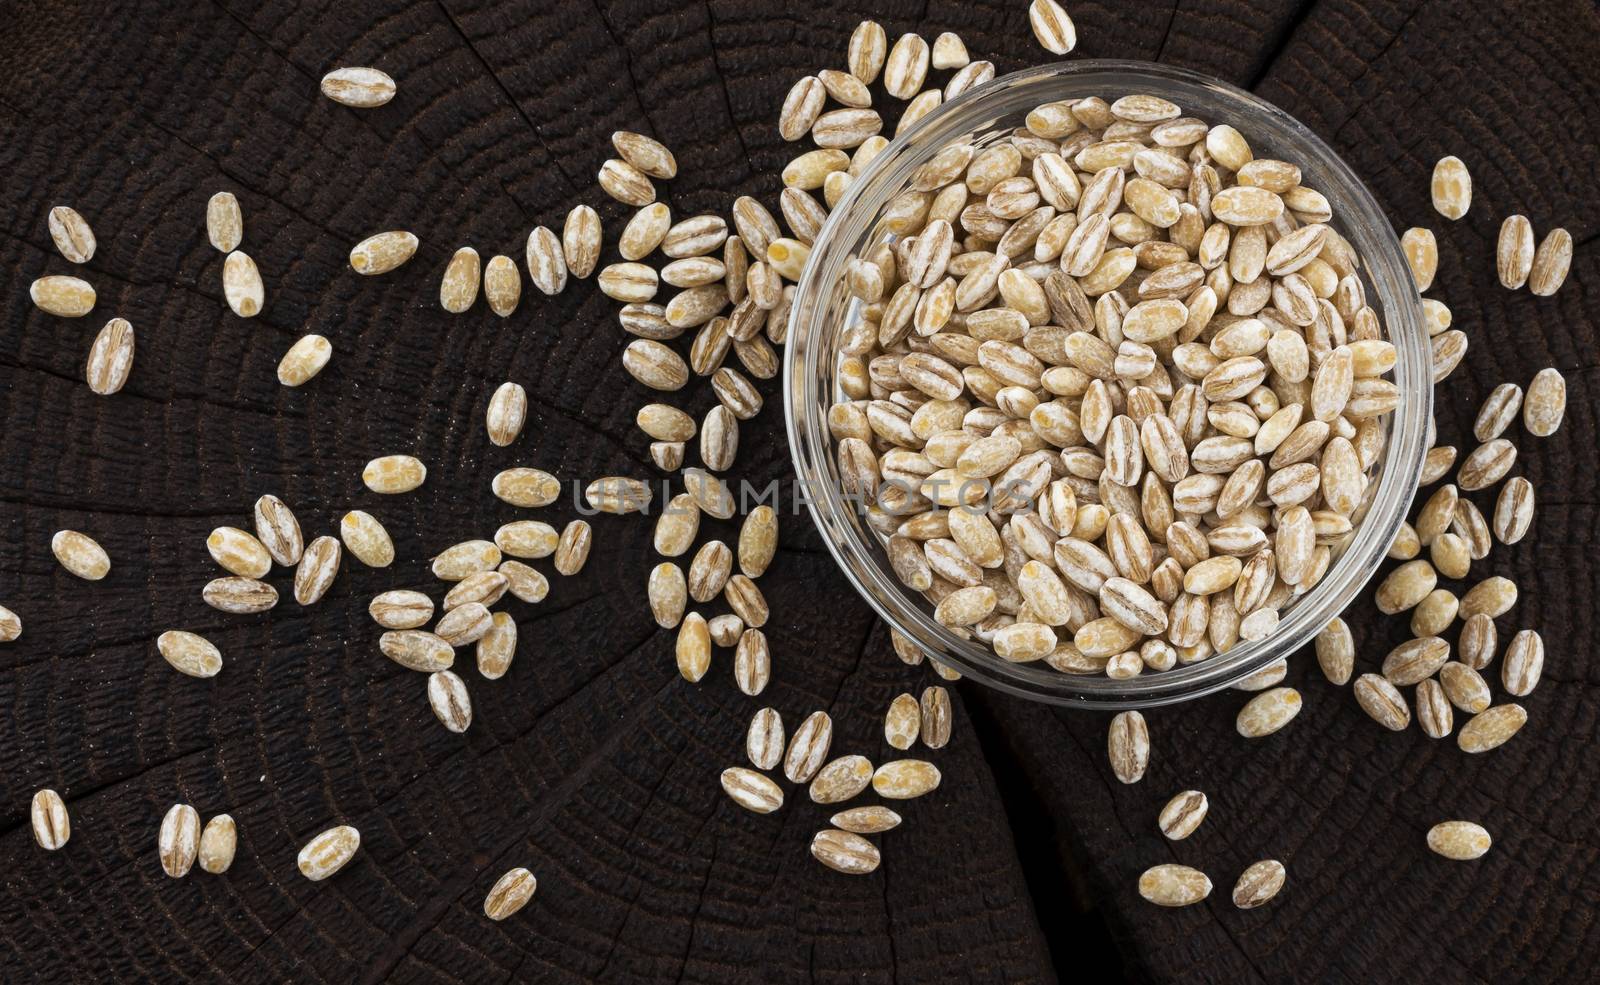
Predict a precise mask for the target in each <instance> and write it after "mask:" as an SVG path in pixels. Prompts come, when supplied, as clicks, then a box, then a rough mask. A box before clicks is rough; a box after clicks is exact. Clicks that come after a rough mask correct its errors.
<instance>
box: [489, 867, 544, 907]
mask: <svg viewBox="0 0 1600 985" xmlns="http://www.w3.org/2000/svg"><path fill="white" fill-rule="evenodd" d="M538 888H539V880H538V879H536V878H534V875H533V873H532V872H529V871H528V870H527V869H524V868H522V867H521V866H518V867H517V868H515V869H511V870H509V871H508V872H506V874H505V875H503V876H501V877H500V878H498V879H496V880H495V882H494V885H493V886H491V887H490V888H489V895H487V896H485V897H484V898H483V915H484V916H486V917H488V918H489V919H490V920H504V919H506V918H507V917H510V916H513V915H515V914H516V913H517V911H519V910H521V909H522V908H523V907H525V906H527V905H528V901H529V900H531V899H533V893H534V890H536V889H538Z"/></svg>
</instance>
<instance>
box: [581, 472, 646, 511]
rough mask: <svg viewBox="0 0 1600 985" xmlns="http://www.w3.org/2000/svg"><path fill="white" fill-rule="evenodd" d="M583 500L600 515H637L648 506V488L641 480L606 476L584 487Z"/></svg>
mask: <svg viewBox="0 0 1600 985" xmlns="http://www.w3.org/2000/svg"><path fill="white" fill-rule="evenodd" d="M583 498H584V501H585V502H586V503H588V504H589V507H590V508H591V509H595V510H599V511H600V512H601V513H615V514H624V513H637V512H639V511H640V510H643V509H645V508H647V507H648V506H649V505H650V500H651V498H652V493H651V490H650V486H649V485H648V484H647V483H645V482H644V481H643V480H641V479H630V478H628V477H627V476H621V475H608V476H603V477H601V478H599V479H596V480H594V481H593V482H591V483H589V484H588V485H587V486H585V487H584V490H583Z"/></svg>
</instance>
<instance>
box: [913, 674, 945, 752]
mask: <svg viewBox="0 0 1600 985" xmlns="http://www.w3.org/2000/svg"><path fill="white" fill-rule="evenodd" d="M921 708H922V722H921V725H920V731H921V734H922V744H923V745H925V746H927V747H928V748H929V749H943V748H944V747H945V746H947V745H949V744H950V727H951V706H950V692H949V691H948V690H947V689H945V688H942V687H939V686H938V685H933V686H931V687H926V688H923V689H922V701H921Z"/></svg>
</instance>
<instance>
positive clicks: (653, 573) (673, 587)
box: [646, 561, 689, 629]
mask: <svg viewBox="0 0 1600 985" xmlns="http://www.w3.org/2000/svg"><path fill="white" fill-rule="evenodd" d="M646 595H647V596H648V598H649V601H650V613H651V615H653V616H655V620H656V625H657V626H660V627H661V628H662V629H672V628H674V627H675V626H677V625H678V622H679V621H680V620H681V619H682V618H683V610H684V607H685V606H686V605H688V602H689V588H688V583H687V582H686V581H685V580H684V577H683V569H682V568H680V567H678V566H677V565H676V564H673V563H672V562H670V561H664V562H662V563H661V564H658V565H656V566H655V567H654V568H651V569H650V579H649V584H648V586H647V591H646Z"/></svg>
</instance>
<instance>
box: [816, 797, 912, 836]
mask: <svg viewBox="0 0 1600 985" xmlns="http://www.w3.org/2000/svg"><path fill="white" fill-rule="evenodd" d="M828 823H829V824H831V825H833V826H834V827H836V828H840V829H842V830H845V831H852V832H854V833H856V834H864V835H870V834H877V833H879V832H882V831H889V830H891V829H893V828H897V827H899V826H900V815H899V814H896V813H895V812H894V811H892V810H890V809H889V808H887V807H884V806H883V805H881V804H873V805H871V806H869V807H852V808H850V809H849V810H847V811H840V812H839V813H837V814H835V815H834V816H833V817H831V818H829V819H828Z"/></svg>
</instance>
